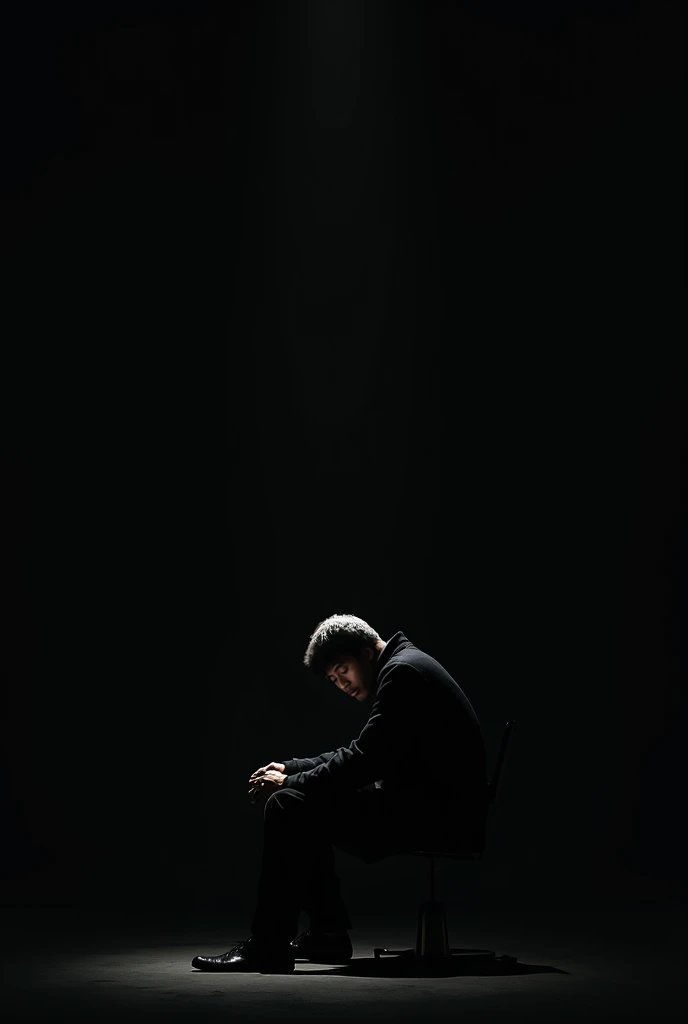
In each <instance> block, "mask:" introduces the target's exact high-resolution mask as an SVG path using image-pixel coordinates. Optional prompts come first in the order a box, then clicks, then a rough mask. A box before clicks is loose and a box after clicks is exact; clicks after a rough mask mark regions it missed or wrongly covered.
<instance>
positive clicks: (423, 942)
mask: <svg viewBox="0 0 688 1024" xmlns="http://www.w3.org/2000/svg"><path fill="white" fill-rule="evenodd" d="M449 955H450V951H449V939H448V937H447V914H446V911H445V907H444V903H434V902H430V901H428V902H427V903H421V905H420V907H419V908H418V929H417V932H416V956H418V957H423V958H425V957H433V958H434V957H438V956H449Z"/></svg>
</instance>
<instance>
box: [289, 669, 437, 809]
mask: <svg viewBox="0 0 688 1024" xmlns="http://www.w3.org/2000/svg"><path fill="white" fill-rule="evenodd" d="M422 683H423V677H422V676H421V675H420V673H419V672H417V670H416V669H414V668H412V667H411V666H409V665H400V666H398V667H397V668H395V669H393V670H392V671H391V672H390V673H389V676H388V677H387V678H386V679H385V680H384V682H383V683H382V682H381V684H380V687H379V689H378V691H377V694H376V697H375V703H374V704H373V709H372V711H371V712H370V718H369V719H368V721H367V723H366V725H365V727H364V729H363V731H362V733H361V735H360V736H359V737H358V739H357V740H354V741H353V742H352V743H351V744H350V746H348V747H339V749H338V750H334V751H332V752H331V753H330V754H328V755H323V756H326V758H327V759H326V760H324V761H322V762H321V763H320V764H316V765H315V766H314V767H312V768H308V769H305V770H298V771H297V772H296V773H293V772H292V770H291V765H292V764H298V762H289V764H287V762H285V774H286V775H287V779H286V781H285V783H284V785H285V787H286V788H287V789H298V790H301V791H302V792H305V793H323V792H327V791H332V792H334V791H335V790H343V789H360V787H361V786H366V785H368V784H369V783H371V782H375V781H376V780H378V779H381V778H382V777H383V776H384V773H385V766H386V765H389V763H390V761H391V760H393V759H394V760H397V761H398V760H399V759H400V758H403V759H404V760H406V761H411V760H412V757H413V750H414V747H415V745H416V744H415V740H414V737H415V736H416V735H417V733H418V730H419V729H421V728H422V726H421V724H420V722H419V720H418V714H417V708H418V704H419V702H418V692H417V691H418V686H419V685H422ZM308 760H311V759H308ZM312 760H314V761H315V760H317V759H315V758H313V759H312Z"/></svg>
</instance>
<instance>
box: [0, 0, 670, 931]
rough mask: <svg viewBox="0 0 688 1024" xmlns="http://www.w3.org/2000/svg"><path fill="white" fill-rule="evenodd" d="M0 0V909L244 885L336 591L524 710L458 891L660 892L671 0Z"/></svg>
mask: <svg viewBox="0 0 688 1024" xmlns="http://www.w3.org/2000/svg"><path fill="white" fill-rule="evenodd" d="M516 8H518V10H517V11H516V10H515V9H516ZM3 11H4V13H3V19H4V25H3V33H2V36H3V40H4V50H5V52H4V54H3V67H4V69H5V74H6V83H5V89H4V93H3V95H4V107H5V125H6V128H5V134H6V142H7V143H8V145H7V149H6V157H5V161H4V166H3V178H4V187H3V214H4V216H3V224H4V229H3V235H4V238H5V242H6V269H5V274H4V275H3V277H4V282H5V286H6V301H5V303H4V309H5V316H4V320H5V330H4V332H3V333H4V336H5V346H4V350H5V360H6V372H5V373H4V374H3V377H4V392H5V398H6V400H5V402H4V405H5V408H6V409H7V410H8V411H9V413H10V415H9V417H8V423H9V429H8V433H7V437H8V439H9V443H8V445H7V446H6V456H5V460H4V473H3V477H4V482H5V502H4V503H5V509H6V512H7V513H8V515H7V519H6V528H5V531H4V565H5V569H4V572H3V577H4V580H5V583H6V593H7V602H6V613H5V624H6V626H7V635H8V638H9V642H8V643H7V645H6V646H5V659H4V660H5V665H6V669H7V670H8V671H7V674H6V680H7V685H6V688H5V697H4V701H3V705H4V709H3V716H2V722H3V725H2V734H3V746H4V750H5V752H6V757H5V760H4V766H5V767H4V777H3V780H2V781H3V790H4V797H5V799H4V807H5V810H4V812H3V814H4V818H5V822H6V824H7V825H8V828H7V835H8V840H7V841H6V842H5V843H4V845H3V852H2V858H3V865H2V867H3V872H2V879H3V880H2V898H3V901H4V902H5V903H9V904H13V905H28V904H31V905H50V906H53V905H73V906H83V907H88V908H93V907H96V908H97V907H101V906H102V907H105V906H116V907H120V908H127V907H131V908H141V907H152V908H155V907H163V906H167V907H179V908H183V907H190V908H203V909H206V908H207V909H213V908H221V909H222V908H225V909H227V908H241V909H242V910H246V911H247V912H248V910H249V909H250V907H251V905H252V899H253V892H254V883H255V880H256V878H257V871H258V858H259V854H260V849H261V823H260V811H259V810H258V809H257V808H255V807H252V806H251V805H250V804H249V803H248V800H247V797H246V780H247V778H248V775H249V774H250V772H251V771H252V770H253V769H254V768H256V767H258V766H259V765H261V764H264V763H266V762H267V761H269V760H272V759H275V760H284V759H285V758H289V757H295V756H312V755H314V754H316V753H319V752H321V751H322V750H327V749H331V748H332V747H333V746H336V745H340V744H346V743H348V742H349V741H350V740H351V739H352V738H354V737H355V736H356V735H357V734H358V731H359V730H360V728H361V727H362V725H363V723H364V721H365V718H366V715H367V711H368V710H369V709H367V708H365V707H362V708H358V707H356V708H350V707H349V704H350V703H351V702H346V701H344V698H343V697H342V695H341V694H339V693H338V692H337V691H335V690H334V688H332V689H331V688H329V687H327V685H325V684H323V683H322V682H320V681H319V680H317V679H315V678H313V677H311V676H310V674H309V673H308V672H307V670H306V669H305V668H304V666H303V665H302V657H303V653H304V650H305V647H306V645H307V643H308V638H309V636H310V633H311V632H312V630H313V628H314V627H315V625H316V624H317V622H318V621H320V620H321V619H322V618H324V617H325V616H327V615H329V614H331V613H332V612H335V611H348V612H353V613H354V614H358V615H360V616H362V617H363V618H365V619H367V620H368V621H370V622H371V624H372V625H373V626H375V628H377V629H378V630H379V632H380V633H381V635H382V636H383V637H384V638H385V639H386V638H388V637H389V636H390V635H392V634H393V633H394V632H396V631H397V630H398V629H401V630H403V631H404V632H405V633H406V634H407V636H408V637H409V638H410V639H411V640H413V642H415V643H416V644H417V645H418V646H420V647H422V648H423V649H425V650H427V651H428V652H429V653H431V654H433V655H434V656H435V657H437V658H438V659H439V660H440V661H441V662H442V663H443V664H445V665H446V667H447V668H448V669H449V670H450V671H451V672H452V674H453V675H454V676H455V677H456V678H457V680H458V681H459V682H460V683H461V685H462V686H463V688H464V689H465V691H466V693H467V695H468V696H469V698H470V699H471V701H472V702H473V704H474V706H475V708H476V710H477V712H478V715H479V717H480V718H481V721H482V723H483V726H484V729H485V734H486V739H487V743H488V752H489V756H490V760H491V762H493V760H494V756H495V754H496V746H497V744H498V741H499V737H500V734H501V729H502V727H503V724H504V722H505V721H506V719H507V718H509V717H514V718H515V719H516V722H517V727H516V730H515V733H514V738H513V744H512V758H511V760H510V762H509V771H508V774H507V776H506V777H505V785H504V791H503V795H502V798H501V804H500V807H499V817H498V818H497V819H496V820H495V825H494V842H493V846H492V848H491V859H490V861H489V863H487V862H486V864H485V865H481V870H482V871H483V875H482V878H483V885H482V889H481V891H480V893H479V896H478V898H479V899H480V900H485V899H489V897H490V895H494V896H495V898H496V899H497V900H499V901H500V902H508V901H509V900H512V901H514V902H518V901H519V900H521V899H525V900H527V902H528V904H529V905H533V904H535V903H537V902H538V901H540V902H542V903H543V904H544V905H547V906H551V905H552V903H553V901H555V902H556V901H560V902H562V903H565V902H573V903H575V904H576V905H581V903H582V902H584V901H585V900H590V901H591V902H595V901H600V900H612V901H620V902H621V903H627V904H629V905H630V904H634V903H637V902H639V901H640V902H647V901H664V900H675V899H677V898H679V896H680V894H681V893H682V892H683V884H684V882H685V842H684V840H683V839H682V838H681V835H680V833H681V831H682V830H681V827H680V815H681V810H680V809H681V807H682V806H683V784H682V778H681V776H682V765H680V764H679V761H680V751H681V747H682V740H683V735H684V733H683V730H684V727H685V699H684V690H683V678H684V674H685V637H684V633H683V629H682V624H683V620H684V617H685V611H686V582H685V581H686V574H685V569H686V537H685V532H684V531H683V530H682V510H683V508H684V505H683V503H682V493H684V492H683V491H682V488H685V476H684V473H683V465H684V463H683V455H684V451H685V447H684V443H685V427H684V411H685V410H684V392H683V384H682V380H681V377H680V372H679V367H680V359H679V348H680V340H681V336H682V322H681V321H682V317H681V315H680V297H681V294H682V230H681V227H682V179H681V173H682V158H681V152H680V139H681V134H682V133H681V130H680V125H681V122H682V119H681V116H680V113H681V111H680V105H679V98H678V97H679V82H680V74H681V69H680V57H679V53H680V49H679V47H680V44H679V37H680V35H681V25H680V5H679V4H677V3H665V2H656V0H655V2H652V3H649V2H645V3H641V2H638V3H621V2H618V3H592V2H590V3H576V2H574V0H566V2H563V0H558V2H557V3H556V4H550V3H542V4H534V3H528V4H519V5H515V4H506V3H504V4H498V3H495V2H490V3H483V4H477V3H463V4H460V3H453V2H445V3H396V4H393V3H373V2H365V3H362V2H360V0H358V2H356V0H353V2H349V3H336V2H334V0H323V2H318V3H316V2H308V3H307V2H301V3H296V2H293V0H290V2H287V3H279V4H275V3H262V4H249V3H238V2H235V3H232V4H210V3H200V2H197V3H194V4H191V3H182V2H179V3H176V4H170V3H166V4H162V3H158V4H155V3H136V4H133V3H129V2H120V3H118V4H116V5H115V4H108V3H102V2H101V3H99V4H97V5H88V6H85V7H84V8H81V7H78V6H77V5H75V4H65V5H53V6H52V7H49V8H48V7H44V6H39V5H31V4H22V5H12V6H10V8H9V9H8V8H7V7H6V8H4V9H3ZM399 756H400V757H402V758H408V760H409V763H410V764H412V763H413V752H412V751H409V752H407V751H400V752H399ZM342 870H343V872H344V873H345V874H346V877H347V880H348V882H345V891H350V895H351V899H352V901H353V905H354V910H355V909H356V901H357V900H358V901H359V903H361V904H365V903H366V902H368V903H369V902H370V899H371V893H373V892H374V898H375V901H376V905H384V903H385V900H390V901H393V902H397V901H398V889H395V888H394V879H395V878H396V879H399V878H406V877H408V872H409V870H410V869H409V866H408V864H402V862H401V861H396V862H389V863H388V864H385V865H383V866H381V867H377V866H376V867H371V868H367V869H364V868H362V867H359V866H358V865H357V864H356V863H355V862H353V861H351V860H349V859H347V860H346V862H345V863H344V862H343V865H342ZM404 873H406V874H404ZM447 880H449V874H447ZM347 884H348V886H349V890H347V889H346V885H347ZM449 884H451V883H449Z"/></svg>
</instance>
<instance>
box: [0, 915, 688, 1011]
mask: <svg viewBox="0 0 688 1024" xmlns="http://www.w3.org/2000/svg"><path fill="white" fill-rule="evenodd" d="M94 921H95V919H94V918H93V917H92V916H91V917H90V916H88V915H80V916H74V915H71V916H66V915H64V914H61V913H60V912H58V911H53V912H51V913H38V912H36V911H31V912H28V911H24V912H18V911H12V912H11V914H5V915H4V922H3V939H4V946H5V950H6V952H5V955H4V958H3V960H4V968H5V974H6V980H5V983H4V986H3V1004H4V1006H0V1012H2V1017H3V1020H4V1021H6V1022H8V1024H9V1022H11V1021H70V1020H89V1021H93V1022H94V1024H95V1022H99V1021H103V1020H106V1021H112V1020H123V1021H125V1020H126V1021H129V1020H133V1019H136V1020H152V1019H158V1018H160V1019H164V1020H166V1021H171V1022H178V1021H193V1022H198V1021H203V1020H206V1019H213V1020H223V1021H227V1020H231V1021H236V1020H246V1021H253V1020H261V1019H266V1018H279V1019H280V1020H300V1021H305V1020H316V1019H323V1020H327V1021H331V1020H345V1019H346V1020H349V1019H356V1020H357V1021H368V1020H371V1021H372V1020H375V1021H378V1022H379V1021H382V1020H387V1019H393V1018H394V1019H399V1020H414V1021H416V1020H421V1021H423V1022H424V1024H429V1022H431V1021H434V1020H461V1021H462V1022H467V1021H478V1020H480V1021H486V1020H490V1021H492V1020H496V1019H504V1020H507V1019H508V1020H514V1019H518V1020H524V1021H548V1022H552V1021H558V1020H562V1019H565V1020H581V1021H586V1022H589V1021H602V1020H605V1021H609V1020H634V1021H641V1020H642V1021H660V1020H661V1021H664V1020H678V1019H679V1017H681V1018H683V1016H684V1014H685V1011H686V1010H687V1009H688V1002H687V1001H686V997H685V952H686V941H685V940H686V928H685V916H684V915H683V914H682V913H679V912H676V913H668V912H662V913H660V912H649V911H644V912H638V913H630V912H626V913H604V914H602V913H600V914H597V915H591V914H583V913H579V914H576V913H571V912H567V913H563V912H560V913H554V912H552V913H548V914H546V913H541V912H538V913H531V914H523V913H520V912H519V913H516V912H508V913H503V914H501V915H498V914H495V913H493V912H491V913H484V914H478V913H475V912H472V913H470V914H467V915H466V914H464V915H462V917H461V920H460V921H457V920H456V915H452V917H450V927H449V939H450V943H451V944H452V946H469V947H482V948H488V949H492V950H494V951H495V953H496V954H497V956H502V955H505V954H506V955H509V956H513V957H516V958H517V962H516V963H515V964H514V965H511V966H506V967H504V966H502V967H500V968H499V969H498V970H496V971H494V970H492V971H491V970H490V969H487V970H486V969H485V968H484V967H481V966H480V964H473V965H470V964H469V965H460V966H457V968H456V971H455V972H454V973H453V975H451V976H447V977H428V976H416V977H414V976H412V971H411V973H410V974H407V975H405V976H395V973H394V972H395V966H394V965H393V964H392V963H391V962H390V961H388V960H384V959H383V960H382V961H379V960H378V961H376V960H375V959H374V958H373V947H374V946H387V947H389V948H403V947H406V946H411V945H413V944H414V941H415V922H414V921H412V920H409V919H408V915H405V916H404V917H399V918H392V917H389V916H385V917H382V916H380V918H379V919H373V918H370V919H368V920H363V921H362V920H360V919H357V920H356V921H355V922H354V923H355V927H354V928H353V930H352V931H351V933H350V934H351V938H352V941H353V944H354V960H353V961H352V964H351V965H350V966H349V967H346V968H342V967H337V966H327V965H314V964H308V963H303V964H297V967H296V971H295V973H294V974H293V975H272V976H268V975H260V974H243V975H225V974H205V973H202V972H197V971H194V970H193V969H192V968H191V966H190V960H191V958H192V957H193V956H194V955H195V954H196V953H210V954H213V953H221V952H224V951H225V950H226V949H228V948H229V947H230V946H231V945H233V944H234V943H235V942H237V941H239V940H240V939H242V938H245V937H246V936H247V934H248V931H247V928H246V921H245V919H244V918H242V919H241V920H239V919H235V920H230V921H226V920H220V919H219V918H218V917H217V916H208V915H206V916H205V917H202V916H201V915H185V917H184V918H183V919H176V920H174V921H173V920H172V919H171V918H170V915H169V914H166V915H160V916H158V917H157V918H156V919H152V920H151V919H148V920H144V919H137V920H133V919H131V918H130V917H126V916H124V915H122V916H120V917H119V918H115V917H113V916H111V917H110V919H109V923H107V924H105V923H104V921H103V918H100V923H99V924H95V923H94ZM306 924H307V922H306V921H305V920H304V921H303V922H302V926H303V927H305V926H306Z"/></svg>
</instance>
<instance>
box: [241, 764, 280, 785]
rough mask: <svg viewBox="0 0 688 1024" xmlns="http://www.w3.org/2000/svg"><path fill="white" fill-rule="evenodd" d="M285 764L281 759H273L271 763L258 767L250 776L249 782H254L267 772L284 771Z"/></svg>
mask: <svg viewBox="0 0 688 1024" xmlns="http://www.w3.org/2000/svg"><path fill="white" fill-rule="evenodd" d="M283 771H284V765H283V764H280V763H279V761H271V762H270V764H266V765H265V767H264V768H257V769H256V771H255V772H254V773H253V775H252V776H251V777H250V778H249V780H248V781H249V783H254V782H255V781H256V779H258V778H260V776H261V775H265V773H266V772H283Z"/></svg>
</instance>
